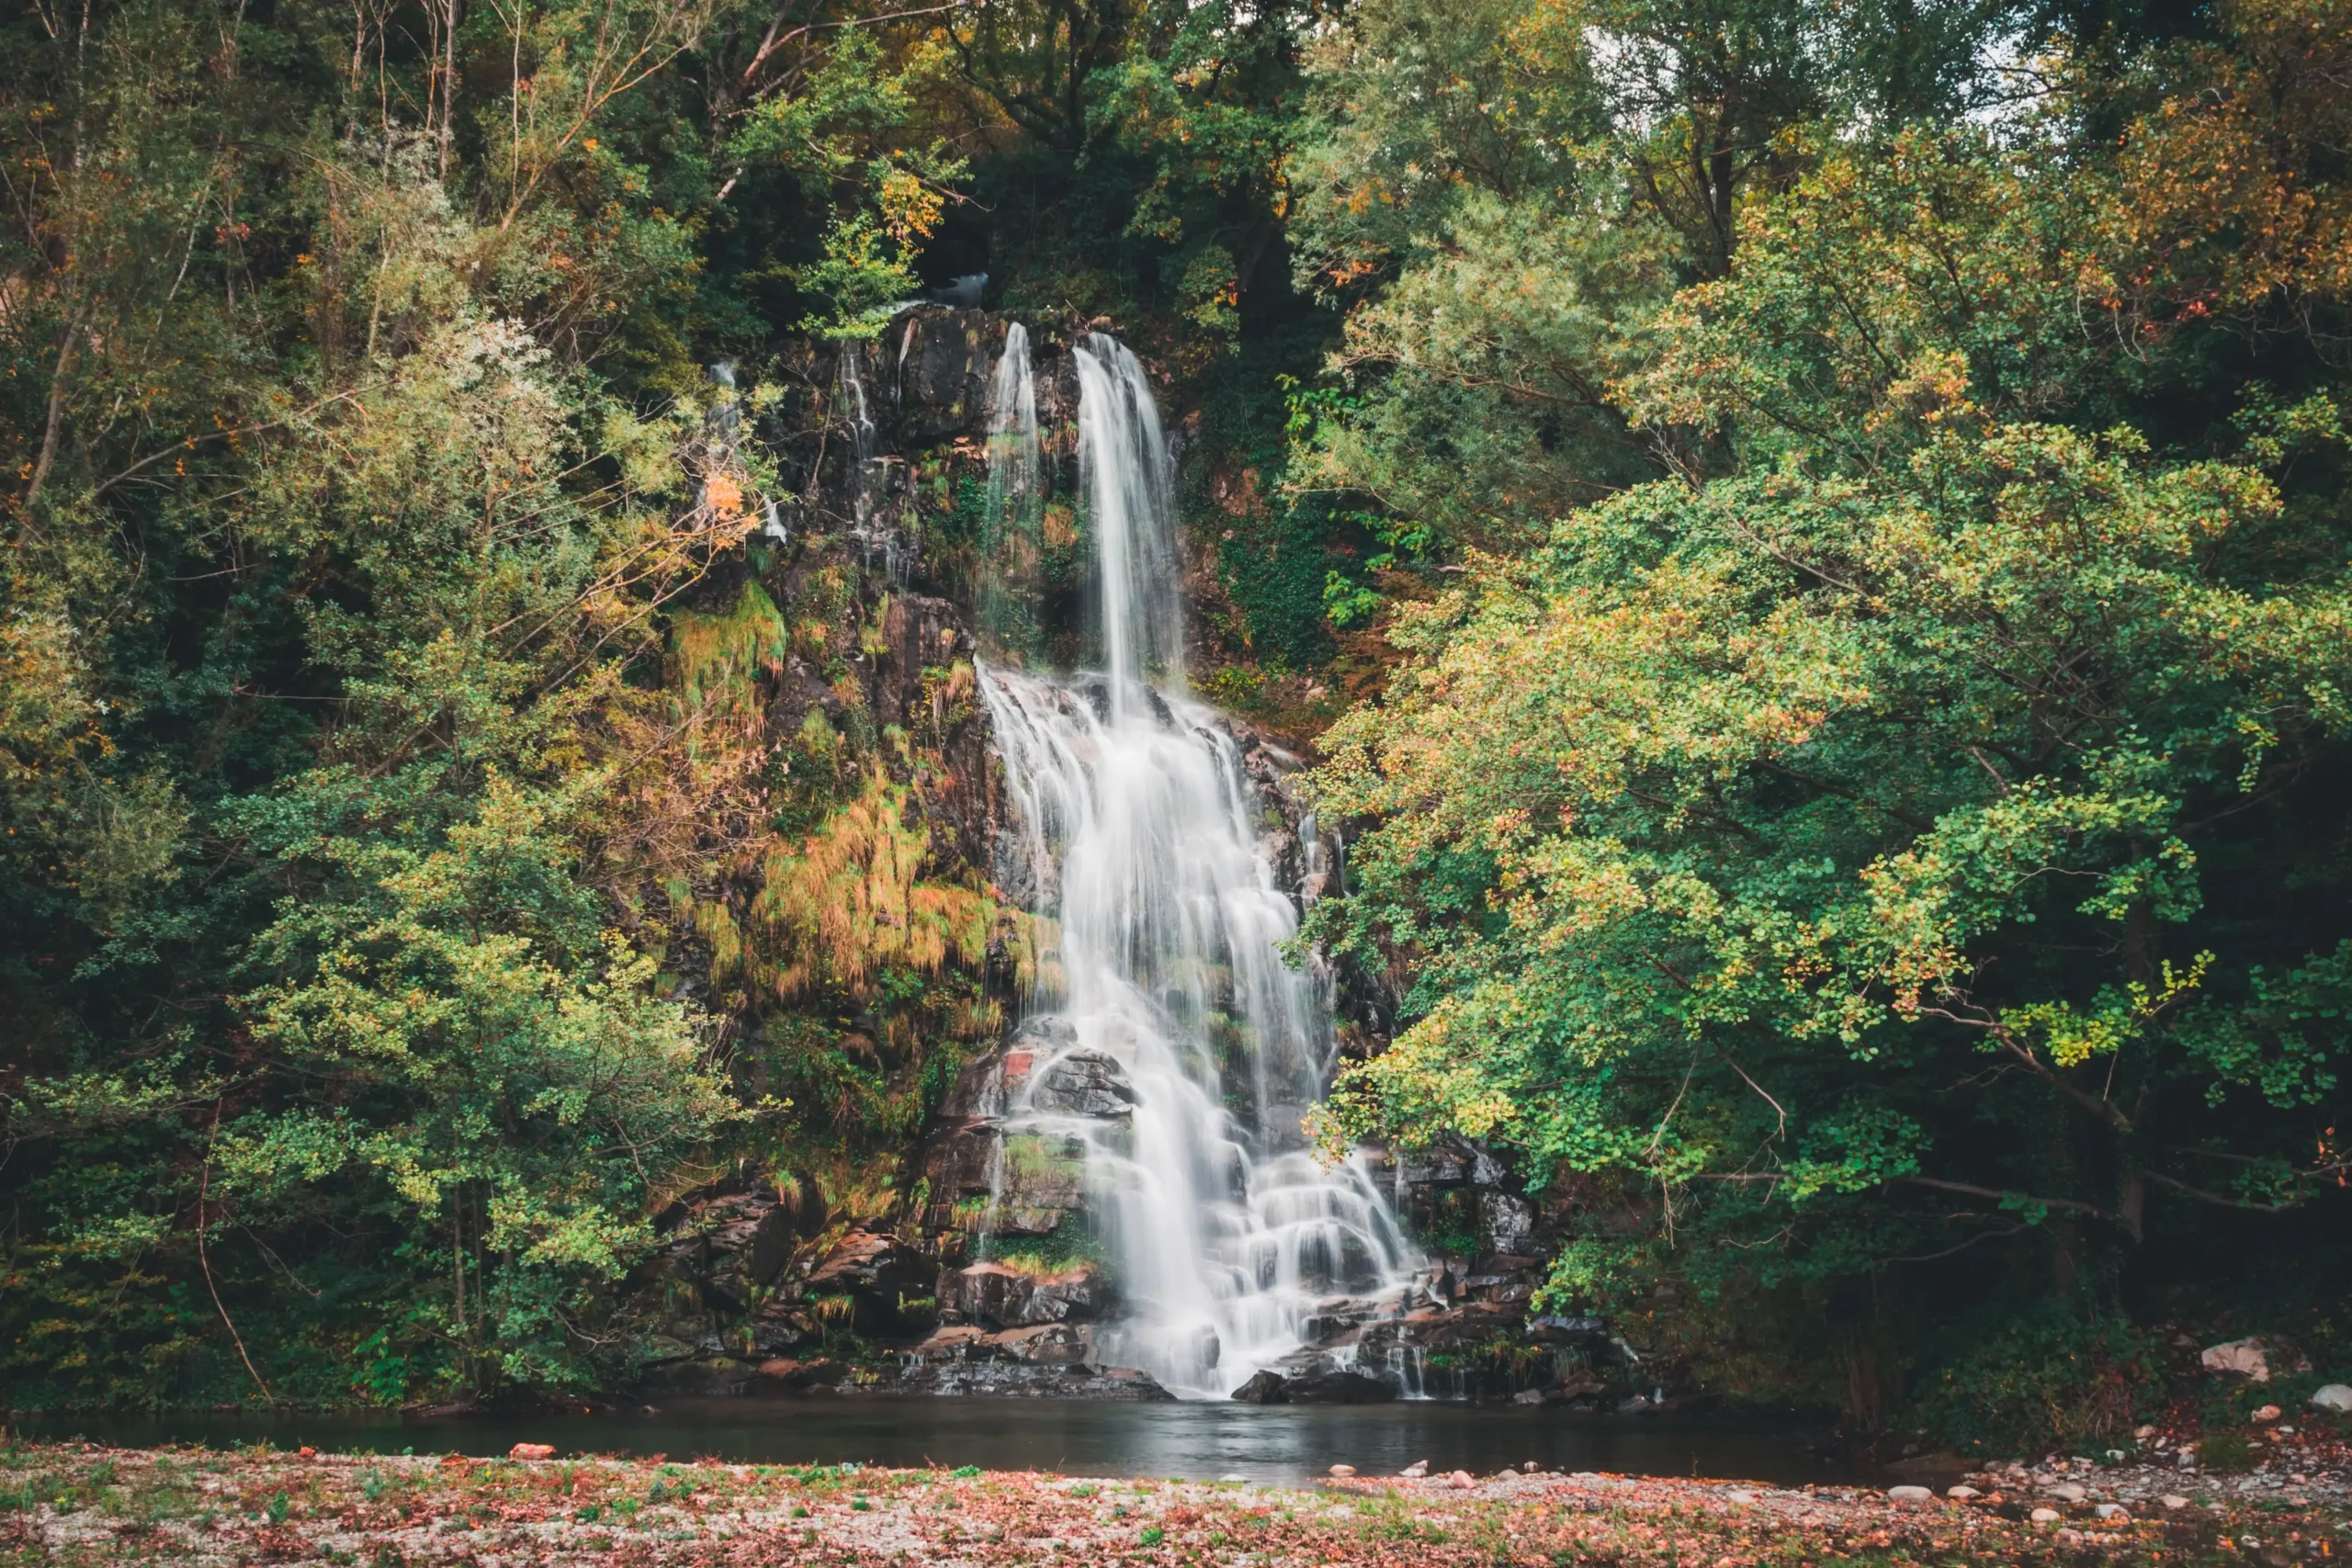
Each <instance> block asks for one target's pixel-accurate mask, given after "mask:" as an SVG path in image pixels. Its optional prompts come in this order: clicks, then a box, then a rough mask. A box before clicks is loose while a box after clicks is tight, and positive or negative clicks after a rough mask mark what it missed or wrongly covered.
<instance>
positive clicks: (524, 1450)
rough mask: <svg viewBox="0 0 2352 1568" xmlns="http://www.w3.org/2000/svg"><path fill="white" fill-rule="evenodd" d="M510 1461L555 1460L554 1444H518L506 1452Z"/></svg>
mask: <svg viewBox="0 0 2352 1568" xmlns="http://www.w3.org/2000/svg"><path fill="white" fill-rule="evenodd" d="M506 1457H507V1458H508V1459H553V1458H555V1445H554V1444H553V1443H517V1444H515V1446H514V1447H513V1448H511V1449H508V1450H506Z"/></svg>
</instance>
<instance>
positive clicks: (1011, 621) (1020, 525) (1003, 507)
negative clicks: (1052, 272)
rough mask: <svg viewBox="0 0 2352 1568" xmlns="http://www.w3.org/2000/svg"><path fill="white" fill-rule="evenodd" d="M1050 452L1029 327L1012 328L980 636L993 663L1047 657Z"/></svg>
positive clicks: (997, 397)
mask: <svg viewBox="0 0 2352 1568" xmlns="http://www.w3.org/2000/svg"><path fill="white" fill-rule="evenodd" d="M1042 457H1043V453H1042V450H1041V448H1040V446H1039V445H1038V441H1037V382H1036V377H1035V373H1034V372H1033V371H1032V369H1031V368H1030V364H1029V329H1028V328H1026V327H1024V326H1023V325H1022V324H1021V323H1020V322H1019V321H1013V322H1011V323H1009V324H1007V326H1006V327H1005V329H1004V352H1003V353H1002V354H1001V355H998V357H997V362H996V374H995V375H994V376H993V377H991V378H989V483H988V496H987V501H986V503H985V504H986V509H987V523H986V525H985V531H984V536H983V538H982V540H981V569H980V581H979V592H978V611H979V623H980V626H979V629H980V636H981V637H982V639H983V642H984V644H985V646H986V648H987V650H988V653H989V657H991V658H995V659H1002V660H1010V661H1012V662H1013V663H1027V662H1029V661H1031V660H1035V659H1036V658H1037V656H1038V655H1039V654H1040V653H1041V652H1042V651H1043V647H1042V644H1043V639H1042V637H1040V636H1039V634H1038V626H1037V613H1036V603H1037V597H1038V592H1039V587H1040V584H1039V581H1038V569H1039V566H1040V564H1041V562H1042V558H1043V555H1042V552H1043V540H1042V538H1041V524H1042V521H1043V509H1044V503H1045V469H1044V465H1043V462H1042V460H1041V459H1042Z"/></svg>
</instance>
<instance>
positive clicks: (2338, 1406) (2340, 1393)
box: [2312, 1382, 2352, 1416]
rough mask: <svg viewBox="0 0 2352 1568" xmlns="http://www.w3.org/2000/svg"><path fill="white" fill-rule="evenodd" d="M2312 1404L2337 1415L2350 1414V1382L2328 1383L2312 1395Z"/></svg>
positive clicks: (2351, 1396)
mask: <svg viewBox="0 0 2352 1568" xmlns="http://www.w3.org/2000/svg"><path fill="white" fill-rule="evenodd" d="M2312 1404H2313V1405H2314V1406H2315V1407H2317V1408H2319V1409H2321V1410H2333V1411H2335V1413H2336V1414H2337V1415H2338V1416H2352V1383H2344V1382H2332V1383H2328V1384H2326V1385H2324V1387H2322V1388H2320V1389H2319V1390H2318V1391H2317V1392H2316V1393H2313V1394H2312Z"/></svg>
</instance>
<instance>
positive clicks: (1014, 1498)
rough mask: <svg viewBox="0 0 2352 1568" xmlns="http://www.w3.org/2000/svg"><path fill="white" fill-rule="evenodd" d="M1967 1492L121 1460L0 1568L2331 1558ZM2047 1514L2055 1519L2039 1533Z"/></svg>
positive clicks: (2204, 1518)
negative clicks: (52, 1566)
mask: <svg viewBox="0 0 2352 1568" xmlns="http://www.w3.org/2000/svg"><path fill="white" fill-rule="evenodd" d="M1974 1479H1975V1480H1976V1481H1977V1482H1979V1483H1984V1484H1980V1485H1979V1486H1978V1487H1977V1488H1976V1489H1977V1491H1978V1492H1979V1494H1980V1495H1977V1496H1975V1497H1973V1498H1968V1499H1964V1500H1955V1499H1951V1498H1949V1497H1936V1496H1929V1495H1926V1494H1925V1493H1924V1492H1915V1493H1911V1494H1905V1493H1902V1492H1900V1491H1898V1492H1897V1493H1896V1494H1895V1495H1890V1494H1888V1493H1885V1492H1879V1491H1876V1490H1872V1489H1867V1488H1855V1487H1828V1486H1804V1487H1779V1488H1776V1487H1771V1486H1768V1485H1765V1484H1763V1483H1739V1482H1736V1481H1701V1480H1665V1479H1659V1478H1632V1477H1625V1476H1615V1475H1607V1474H1600V1473H1594V1472H1579V1473H1572V1474H1559V1473H1556V1472H1535V1473H1518V1472H1513V1473H1502V1474H1497V1475H1492V1476H1487V1477H1484V1478H1474V1477H1472V1476H1470V1475H1468V1474H1467V1473H1466V1472H1455V1473H1453V1474H1451V1475H1447V1474H1441V1473H1430V1474H1426V1475H1405V1476H1397V1477H1386V1478H1371V1477H1363V1476H1337V1477H1330V1478H1327V1479H1326V1480H1324V1481H1323V1482H1321V1483H1318V1484H1317V1485H1314V1486H1311V1487H1266V1486H1257V1485H1251V1484H1249V1483H1243V1482H1236V1481H1222V1482H1220V1481H1159V1480H1151V1479H1130V1480H1106V1479H1088V1478H1081V1477H1074V1476H1069V1475H1064V1474H1057V1473H1052V1472H1041V1471H1009V1472H983V1471H980V1470H978V1468H977V1467H970V1466H967V1467H963V1468H959V1469H956V1470H952V1471H951V1470H939V1469H921V1470H883V1469H867V1468H861V1467H858V1466H854V1465H837V1466H817V1467H805V1468H794V1467H779V1466H763V1465H744V1464H722V1463H712V1462H675V1461H670V1460H667V1459H664V1458H653V1457H648V1458H644V1459H635V1460H619V1459H603V1458H587V1459H557V1458H553V1457H547V1458H537V1459H534V1458H527V1457H526V1458H519V1459H518V1458H505V1459H475V1458H467V1457H464V1456H460V1455H454V1454H452V1455H447V1456H441V1457H434V1456H424V1455H390V1456H386V1455H347V1454H313V1453H310V1452H308V1451H301V1452H296V1453H284V1452H277V1451H268V1450H259V1449H253V1450H243V1451H239V1452H222V1451H219V1450H201V1449H153V1450H149V1449H112V1448H105V1447H100V1446H98V1445H95V1444H40V1443H27V1444H19V1445H17V1446H14V1447H12V1448H10V1449H8V1450H6V1452H5V1454H0V1550H4V1551H6V1554H7V1555H6V1560H7V1561H10V1562H70V1563H74V1564H79V1565H84V1568H104V1565H109V1564H115V1563H124V1564H128V1563H134V1562H136V1563H154V1562H168V1563H191V1564H206V1565H212V1564H219V1565H221V1568H228V1565H231V1564H238V1565H243V1564H248V1563H260V1562H269V1563H311V1562H317V1563H328V1564H354V1563H360V1564H368V1565H369V1568H403V1565H410V1564H425V1563H435V1564H445V1563H446V1564H452V1565H457V1564H479V1565H481V1568H522V1565H526V1564H528V1565H544V1568H566V1565H571V1564H589V1563H594V1564H599V1565H605V1568H609V1565H612V1564H619V1563H628V1564H644V1565H649V1568H650V1565H656V1564H660V1565H667V1564H681V1565H686V1564H692V1565H695V1568H703V1565H708V1568H762V1565H766V1564H786V1563H794V1564H797V1563H829V1564H830V1563H839V1564H868V1563H871V1564H882V1563H903V1564H911V1565H923V1564H940V1565H946V1564H959V1565H960V1564H972V1565H976V1568H977V1565H983V1564H986V1565H997V1568H1018V1565H1025V1564H1032V1563H1037V1564H1043V1563H1062V1564H1089V1565H1091V1564H1100V1563H1110V1562H1123V1563H1136V1564H1168V1565H1170V1568H1173V1565H1176V1564H1180V1563H1182V1564H1211V1563H1215V1564H1232V1565H1234V1568H1240V1565H1242V1564H1253V1565H1255V1564H1284V1565H1287V1564H1347V1565H1353V1564H1373V1563H1391V1562H1412V1563H1414V1564H1416V1565H1417V1568H1444V1565H1450V1564H1457V1563H1458V1564H1464V1565H1467V1564H1472V1563H1476V1564H1481V1565H1487V1564H1498V1563H1514V1564H1516V1563H1528V1564H1535V1563H1566V1562H1610V1563H1619V1564H1625V1565H1628V1568H1651V1565H1657V1568H1668V1565H1673V1564H1690V1563H1705V1564H1714V1565H1716V1568H1777V1565H1781V1564H1786V1565H1788V1568H1807V1565H1810V1564H1813V1563H1816V1562H1839V1561H1853V1560H1864V1561H1872V1562H1887V1563H1922V1564H1925V1563H1930V1562H1934V1563H1951V1562H1972V1563H1973V1562H1983V1563H2007V1562H2052V1561H2059V1560H2064V1559H2070V1558H2077V1557H2083V1556H2086V1555H2089V1556H2097V1557H2098V1558H2100V1559H2101V1560H2104V1561H2113V1562H2183V1563H2188V1562H2244V1561H2258V1562H2265V1563H2267V1564H2270V1565H2272V1568H2278V1565H2279V1564H2284V1563H2287V1562H2324V1561H2332V1560H2333V1559H2334V1558H2335V1547H2336V1546H2338V1545H2340V1544H2343V1543H2344V1541H2345V1540H2346V1520H2345V1512H2346V1509H2345V1505H2346V1494H2345V1491H2344V1489H2343V1486H2342V1484H2341V1478H2340V1477H2338V1478H2335V1479H2333V1480H2329V1479H2323V1478H2315V1483H2314V1484H2312V1485H2311V1486H2308V1487H2305V1488H2300V1489H2298V1490H2296V1491H2294V1492H2293V1493H2291V1494H2285V1495H2272V1494H2268V1493H2264V1494H2261V1495H2247V1494H2246V1493H2245V1492H2243V1491H2241V1490H2238V1489H2235V1488H2233V1487H2231V1486H2229V1485H2228V1484H2226V1483H2222V1484H2216V1485H2212V1486H2199V1485H2195V1484H2193V1483H2191V1484H2189V1485H2188V1493H2187V1495H2176V1500H2173V1501H2172V1502H2171V1504H2170V1506H2166V1501H2165V1500H2164V1499H2160V1498H2148V1499H2145V1500H2143V1501H2140V1502H2138V1503H2137V1504H2136V1506H2135V1505H2133V1504H2119V1503H2117V1502H2114V1501H2111V1500H2108V1499H2109V1498H2110V1497H2112V1496H2113V1495H2116V1494H2118V1493H2121V1494H2124V1495H2129V1494H2131V1491H2132V1489H2133V1488H2132V1483H2131V1482H2130V1481H2129V1480H2128V1479H2126V1478H2123V1477H2116V1476H2103V1477H2098V1478H2092V1479H2091V1480H2090V1482H2089V1483H2086V1484H2083V1483H2067V1482H2064V1481H2062V1480H2057V1479H2055V1478H2044V1477H2039V1476H2033V1475H2018V1476H2014V1477H2010V1478H2008V1480H2009V1482H2010V1484H2009V1485H2008V1487H2007V1491H2005V1490H2004V1487H2003V1481H2004V1478H2003V1477H2002V1476H1999V1475H1996V1474H1984V1475H1980V1476H1978V1477H1976V1478H1974ZM2035 1510H2039V1511H2040V1512H2041V1514H2042V1515H2044V1516H2047V1517H2042V1518H2040V1519H2037V1518H2035V1517H2032V1516H2033V1512H2034V1511H2035Z"/></svg>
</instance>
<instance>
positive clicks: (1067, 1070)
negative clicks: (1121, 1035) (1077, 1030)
mask: <svg viewBox="0 0 2352 1568" xmlns="http://www.w3.org/2000/svg"><path fill="white" fill-rule="evenodd" d="M1030 1104H1031V1105H1032V1106H1033V1107H1034V1108H1035V1109H1036V1110H1038V1111H1051V1112H1057V1113H1058V1114H1061V1115H1065V1116H1091V1117H1097V1118H1100V1119H1103V1120H1105V1121H1118V1120H1123V1119H1125V1118H1126V1117H1128V1116H1130V1115H1132V1114H1134V1111H1135V1105H1136V1091H1135V1088H1134V1086H1133V1085H1131V1084H1129V1083H1128V1082H1127V1075H1126V1069H1125V1068H1124V1067H1122V1066H1119V1063H1118V1061H1117V1059H1116V1058H1114V1057H1112V1056H1109V1055H1104V1054H1103V1053H1102V1052H1100V1051H1072V1052H1070V1053H1069V1054H1068V1055H1064V1056H1061V1057H1058V1058H1057V1059H1056V1060H1055V1061H1054V1062H1053V1064H1052V1065H1051V1066H1047V1067H1046V1069H1045V1070H1044V1072H1042V1073H1041V1074H1040V1075H1039V1076H1038V1082H1037V1087H1036V1089H1035V1090H1033V1091H1032V1092H1031V1096H1030Z"/></svg>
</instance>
